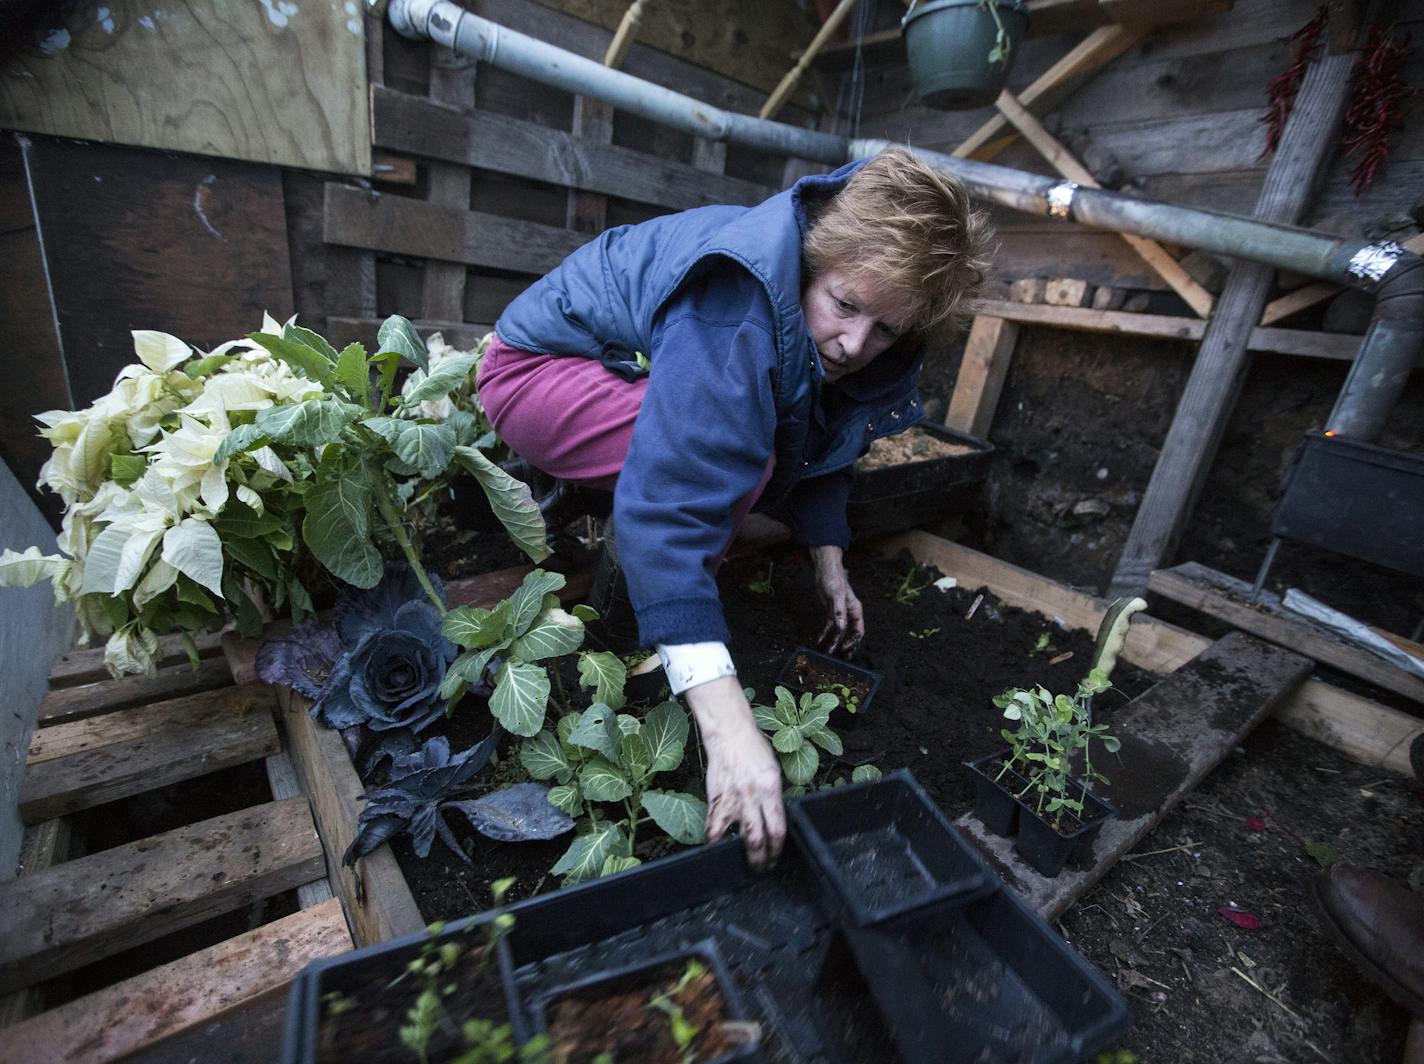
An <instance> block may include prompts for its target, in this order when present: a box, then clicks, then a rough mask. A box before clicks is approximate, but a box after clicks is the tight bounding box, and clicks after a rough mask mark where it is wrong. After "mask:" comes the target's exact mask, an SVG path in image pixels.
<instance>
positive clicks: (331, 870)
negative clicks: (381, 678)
mask: <svg viewBox="0 0 1424 1064" xmlns="http://www.w3.org/2000/svg"><path fill="white" fill-rule="evenodd" d="M278 701H279V703H281V704H282V709H283V719H284V721H285V723H286V729H287V742H288V743H289V744H290V754H291V758H292V763H293V764H294V765H295V766H296V768H297V772H298V773H299V774H300V776H301V779H302V782H303V784H304V788H305V790H306V793H307V795H308V796H309V798H310V800H311V810H312V815H313V816H314V817H315V818H316V824H317V827H318V830H319V831H320V835H321V846H322V847H323V849H324V853H325V873H326V878H327V882H328V883H329V884H330V886H331V888H332V890H333V891H334V892H335V893H336V895H337V897H339V898H340V899H341V904H342V908H343V909H344V910H345V911H346V917H347V920H348V921H349V922H350V925H351V932H352V938H353V939H354V940H355V942H356V945H357V946H370V945H373V944H374V943H377V942H384V941H386V940H387V939H390V938H398V937H400V936H401V935H409V934H412V933H414V932H417V931H420V930H421V929H422V928H424V926H425V921H424V919H423V918H422V917H421V915H420V908H419V907H418V906H417V905H416V904H415V898H414V896H413V895H412V894H411V892H410V887H409V886H407V885H406V881H405V877H404V876H403V875H402V874H401V870H400V866H399V865H398V864H397V863H396V858H395V854H393V853H392V852H391V848H390V847H389V846H381V847H380V848H378V849H377V850H376V851H375V852H374V853H370V854H368V855H367V856H365V857H363V858H361V860H359V861H357V862H356V864H355V867H348V866H346V865H343V864H342V863H341V858H342V856H343V855H344V854H345V853H346V850H347V848H348V847H349V846H350V845H351V843H352V842H353V841H354V840H355V838H356V821H357V820H358V819H359V818H360V816H361V806H362V798H363V797H364V796H365V791H366V788H365V786H364V785H363V784H362V782H361V778H360V776H358V775H357V774H356V769H355V767H354V766H353V765H352V764H351V758H350V756H349V755H348V754H347V752H346V745H345V744H344V743H343V742H342V741H341V734H340V733H339V732H336V731H333V730H331V729H329V728H323V727H321V726H320V725H319V724H317V723H316V721H314V720H312V718H311V714H310V712H309V710H310V708H311V703H309V702H308V701H307V700H306V699H305V698H303V697H302V696H301V695H299V694H296V693H294V692H292V691H290V690H287V689H285V688H284V689H282V690H281V691H280V692H279V695H278ZM289 800H292V801H295V800H296V799H289ZM303 804H305V803H303ZM320 863H321V862H320V861H318V865H320ZM320 876H321V869H320V868H318V871H317V873H316V874H315V875H312V876H309V877H307V878H308V880H311V879H317V878H319V877H320Z"/></svg>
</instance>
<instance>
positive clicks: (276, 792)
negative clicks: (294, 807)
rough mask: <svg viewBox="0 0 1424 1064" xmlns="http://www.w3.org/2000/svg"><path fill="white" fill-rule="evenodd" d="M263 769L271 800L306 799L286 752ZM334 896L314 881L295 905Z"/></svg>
mask: <svg viewBox="0 0 1424 1064" xmlns="http://www.w3.org/2000/svg"><path fill="white" fill-rule="evenodd" d="M264 767H265V768H266V769H267V786H269V787H270V788H272V797H273V798H305V797H306V793H305V792H304V791H303V790H302V781H301V779H300V778H299V777H298V776H297V766H296V765H294V764H292V759H291V757H290V755H288V753H287V751H285V750H278V751H277V752H276V753H275V754H273V755H272V756H271V757H269V758H268V759H267V760H266V762H264ZM335 896H336V895H335V894H334V893H332V890H331V884H330V883H328V882H327V881H326V880H325V879H316V880H313V881H312V882H310V883H306V884H303V885H302V886H300V887H298V888H297V904H299V905H300V906H301V907H302V908H303V909H310V908H311V907H312V906H313V905H320V904H321V903H322V902H324V901H329V900H330V899H331V898H334V897H335ZM343 926H344V925H343ZM348 940H349V936H348Z"/></svg>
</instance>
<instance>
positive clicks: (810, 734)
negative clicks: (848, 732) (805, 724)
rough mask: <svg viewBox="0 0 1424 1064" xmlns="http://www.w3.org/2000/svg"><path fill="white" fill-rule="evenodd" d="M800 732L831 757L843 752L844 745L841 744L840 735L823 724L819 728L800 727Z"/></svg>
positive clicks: (838, 755)
mask: <svg viewBox="0 0 1424 1064" xmlns="http://www.w3.org/2000/svg"><path fill="white" fill-rule="evenodd" d="M801 734H802V735H804V736H805V737H806V738H808V739H810V740H811V741H812V742H813V743H815V744H816V745H817V746H819V747H820V748H821V749H822V750H824V751H825V752H826V753H828V754H830V755H831V756H832V757H840V756H841V754H843V753H845V747H844V746H842V745H841V737H840V736H839V735H837V734H836V733H835V732H833V731H831V729H830V728H827V727H826V726H825V725H822V726H821V727H819V728H802V729H801Z"/></svg>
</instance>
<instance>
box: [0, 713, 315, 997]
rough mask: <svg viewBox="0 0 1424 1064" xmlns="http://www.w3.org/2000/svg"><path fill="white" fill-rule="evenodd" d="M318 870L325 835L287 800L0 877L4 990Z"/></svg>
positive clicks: (278, 889)
mask: <svg viewBox="0 0 1424 1064" xmlns="http://www.w3.org/2000/svg"><path fill="white" fill-rule="evenodd" d="M338 741H339V740H338ZM320 876H321V842H320V840H319V839H318V838H317V835H316V831H315V829H314V828H313V826H312V818H311V814H310V813H309V812H308V811H307V803H306V802H304V801H302V800H301V799H288V800H287V801H283V802H269V803H267V804H266V805H260V806H253V807H252V808H250V809H241V810H238V811H237V812H235V813H227V814H225V815H223V816H219V817H213V818H212V819H211V820H204V821H202V822H201V823H198V824H192V825H189V826H187V827H182V828H175V829H174V830H172V831H166V832H164V833H163V834H162V835H155V836H153V837H151V838H147V839H139V840H138V841H137V842H130V843H126V844H125V845H122V846H116V847H114V848H112V849H108V850H103V851H101V852H99V853H95V854H91V855H89V856H88V857H81V858H78V859H77V860H74V861H66V862H65V863H64V864H61V865H56V866H55V867H53V868H47V869H45V870H44V871H41V872H36V873H34V874H33V875H26V876H21V877H20V878H19V879H15V880H11V881H10V882H8V883H0V913H4V914H5V915H4V926H5V933H4V934H3V935H0V990H14V989H17V988H19V987H22V986H27V985H29V984H30V983H34V982H38V981H39V980H41V979H48V978H52V977H53V976H56V975H61V974H63V973H64V972H68V971H72V970H74V969H75V968H78V967H80V966H82V965H85V964H91V963H93V962H94V961H97V960H101V959H103V958H104V957H110V956H113V955H114V954H115V953H120V952H122V951H124V950H126V949H131V948H133V947H134V946H139V945H142V944H144V943H145V942H151V941H153V940H154V939H156V938H159V937H161V936H162V935H166V934H168V933H170V932H172V931H178V930H181V929H182V928H185V927H190V926H192V925H193V924H196V923H200V922H202V921H203V920H207V919H209V918H211V917H214V916H219V915H221V914H223V913H226V912H231V911H232V910H234V909H240V908H242V907H243V906H245V905H249V904H251V903H252V902H254V901H257V900H259V899H261V898H268V897H271V896H272V895H274V894H281V893H282V892H283V891H287V890H292V889H294V888H295V887H297V886H300V885H301V884H303V883H307V882H310V881H311V880H313V879H316V878H319V877H320Z"/></svg>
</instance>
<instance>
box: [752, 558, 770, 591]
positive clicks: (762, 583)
mask: <svg viewBox="0 0 1424 1064" xmlns="http://www.w3.org/2000/svg"><path fill="white" fill-rule="evenodd" d="M773 568H774V565H773V563H771V562H767V563H766V575H764V576H762V577H760V578H758V579H756V580H753V581H751V582H750V583H748V584H747V590H748V591H750V592H752V593H753V594H755V595H770V594H771V593H772V592H773V591H774V590H775V589H774V588H773V587H772V586H771V571H772V569H773Z"/></svg>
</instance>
